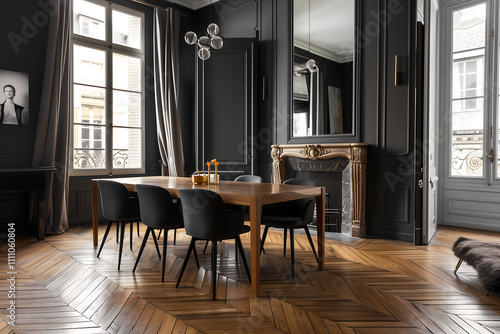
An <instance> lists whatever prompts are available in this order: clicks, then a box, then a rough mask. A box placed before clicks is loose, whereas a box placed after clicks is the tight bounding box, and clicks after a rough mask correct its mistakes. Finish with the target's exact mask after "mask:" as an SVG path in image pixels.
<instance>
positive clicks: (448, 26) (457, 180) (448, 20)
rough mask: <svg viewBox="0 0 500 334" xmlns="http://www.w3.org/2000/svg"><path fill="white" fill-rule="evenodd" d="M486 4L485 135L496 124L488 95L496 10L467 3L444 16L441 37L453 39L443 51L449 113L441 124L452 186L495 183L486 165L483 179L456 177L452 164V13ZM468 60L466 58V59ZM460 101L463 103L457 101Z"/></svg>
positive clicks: (486, 140)
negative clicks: (494, 13) (443, 129)
mask: <svg viewBox="0 0 500 334" xmlns="http://www.w3.org/2000/svg"><path fill="white" fill-rule="evenodd" d="M482 3H484V4H485V5H486V20H485V46H484V69H485V71H484V76H483V89H484V90H483V96H482V97H480V98H482V99H483V127H482V129H483V134H486V132H485V129H486V128H487V126H488V124H494V123H493V122H492V120H491V113H490V112H489V110H490V108H495V103H494V101H492V99H491V96H492V95H494V93H493V92H492V91H488V89H487V87H491V86H489V85H490V84H491V83H492V82H493V78H492V73H491V69H492V66H494V61H493V59H495V54H496V51H495V50H494V49H495V48H494V46H493V41H492V38H491V37H490V33H491V31H490V30H489V29H490V27H492V25H491V24H492V22H491V19H492V18H491V15H490V14H489V13H490V11H492V10H497V9H496V8H495V6H494V5H493V4H492V2H491V1H490V0H468V1H460V2H456V3H453V4H450V5H448V6H446V10H444V11H443V12H442V13H443V15H444V16H443V19H442V22H443V25H444V26H443V32H442V33H441V36H443V33H444V34H445V36H450V38H449V41H448V42H446V45H445V47H444V50H445V56H444V57H443V60H442V64H443V66H444V69H445V71H444V73H445V74H444V75H445V77H446V78H447V81H446V84H445V85H443V88H444V92H443V93H444V94H443V96H444V99H443V102H444V108H445V110H446V113H445V114H443V115H442V122H444V124H445V125H444V128H445V133H446V135H445V136H444V145H445V146H443V149H444V151H445V153H446V154H445V155H444V161H443V164H444V171H445V175H444V178H445V181H446V182H453V183H454V184H468V183H470V184H476V183H477V182H483V183H489V184H491V183H492V182H493V179H495V178H494V177H493V175H492V169H491V166H489V164H487V163H483V164H482V167H481V169H482V170H481V172H482V175H481V176H472V175H454V174H453V167H452V161H453V157H452V155H453V143H452V138H453V133H452V132H453V129H452V126H451V123H452V115H453V110H452V103H453V101H454V100H456V99H455V98H453V89H452V86H453V85H452V82H453V79H452V73H453V66H454V60H453V37H452V36H453V27H452V23H453V13H454V12H456V11H458V10H461V9H464V8H469V7H473V6H476V5H479V4H482ZM464 59H465V58H464ZM458 100H460V99H459V98H458ZM489 145H490V138H489V136H487V135H483V138H482V150H483V151H484V150H485V149H486V147H490V146H489Z"/></svg>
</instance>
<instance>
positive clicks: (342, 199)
mask: <svg viewBox="0 0 500 334" xmlns="http://www.w3.org/2000/svg"><path fill="white" fill-rule="evenodd" d="M284 162H285V163H284V176H285V179H289V178H304V179H310V180H314V181H315V182H316V184H317V185H318V186H321V187H325V232H334V233H345V234H349V235H350V233H351V216H350V210H351V204H350V199H351V187H350V177H351V169H350V165H349V160H348V159H347V158H343V157H336V158H333V159H328V160H309V159H307V160H306V159H300V158H297V157H286V158H285V159H284ZM313 224H314V225H316V218H314V221H313Z"/></svg>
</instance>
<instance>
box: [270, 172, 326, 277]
mask: <svg viewBox="0 0 500 334" xmlns="http://www.w3.org/2000/svg"><path fill="white" fill-rule="evenodd" d="M283 183H284V184H293V185H302V186H315V185H316V184H315V182H314V181H313V180H308V179H288V180H286V181H285V182H283ZM314 204H315V200H314V198H312V197H311V198H304V199H297V200H293V201H288V202H283V203H276V204H271V205H266V206H264V207H263V209H262V216H261V224H262V225H264V226H265V228H264V234H263V235H262V243H261V246H260V250H261V251H262V250H263V247H264V243H265V241H266V236H267V232H268V230H269V228H270V227H274V228H283V229H284V234H285V235H284V241H285V242H284V246H283V256H286V237H287V230H290V253H291V257H292V277H295V255H294V230H295V229H298V228H303V229H304V230H305V232H306V235H307V239H309V243H310V244H311V248H312V250H313V253H314V256H315V257H316V261H318V254H316V249H315V248H314V244H313V241H312V238H311V233H310V232H309V228H308V227H307V224H309V223H311V222H312V220H313V214H314ZM318 262H319V261H318Z"/></svg>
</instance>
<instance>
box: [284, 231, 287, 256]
mask: <svg viewBox="0 0 500 334" xmlns="http://www.w3.org/2000/svg"><path fill="white" fill-rule="evenodd" d="M286 232H287V229H286V228H285V240H284V242H285V243H284V244H283V257H286Z"/></svg>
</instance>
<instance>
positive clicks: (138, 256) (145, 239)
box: [132, 226, 151, 273]
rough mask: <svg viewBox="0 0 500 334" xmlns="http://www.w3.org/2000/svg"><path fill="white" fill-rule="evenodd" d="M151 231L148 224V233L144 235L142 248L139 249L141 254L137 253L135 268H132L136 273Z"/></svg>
mask: <svg viewBox="0 0 500 334" xmlns="http://www.w3.org/2000/svg"><path fill="white" fill-rule="evenodd" d="M150 232H151V228H150V227H149V226H148V228H147V230H146V234H145V235H144V239H142V244H141V249H139V254H138V255H137V260H135V264H134V269H132V272H133V273H135V269H136V268H137V265H138V264H139V260H140V259H141V256H142V252H143V251H144V247H146V242H147V241H148V238H149V233H150Z"/></svg>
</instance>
